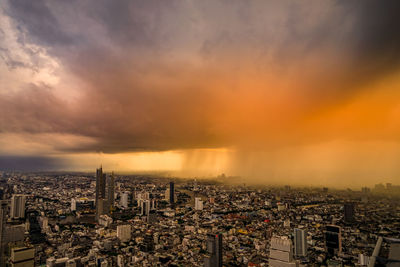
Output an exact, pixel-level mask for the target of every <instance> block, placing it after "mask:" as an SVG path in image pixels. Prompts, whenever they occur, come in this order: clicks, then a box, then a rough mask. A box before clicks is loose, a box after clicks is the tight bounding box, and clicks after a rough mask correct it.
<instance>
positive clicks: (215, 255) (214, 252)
mask: <svg viewBox="0 0 400 267" xmlns="http://www.w3.org/2000/svg"><path fill="white" fill-rule="evenodd" d="M207 252H208V255H207V256H206V257H205V258H204V267H222V235H221V234H216V235H209V236H208V239H207Z"/></svg>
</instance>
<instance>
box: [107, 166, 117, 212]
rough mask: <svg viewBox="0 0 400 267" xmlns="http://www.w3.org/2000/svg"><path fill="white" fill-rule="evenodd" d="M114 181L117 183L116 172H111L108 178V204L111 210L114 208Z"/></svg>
mask: <svg viewBox="0 0 400 267" xmlns="http://www.w3.org/2000/svg"><path fill="white" fill-rule="evenodd" d="M114 183H115V178H114V172H112V173H111V176H110V177H109V179H108V192H107V193H108V205H109V208H110V211H112V210H113V209H114V199H115V196H114Z"/></svg>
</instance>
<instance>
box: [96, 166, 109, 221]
mask: <svg viewBox="0 0 400 267" xmlns="http://www.w3.org/2000/svg"><path fill="white" fill-rule="evenodd" d="M106 181H107V176H106V174H105V173H103V168H102V167H100V168H99V169H97V171H96V219H97V220H98V219H99V217H100V216H101V215H103V214H109V212H110V206H109V201H108V199H107V196H106V187H107V186H106V185H107V184H106Z"/></svg>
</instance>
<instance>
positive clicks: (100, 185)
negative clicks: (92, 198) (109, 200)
mask: <svg viewBox="0 0 400 267" xmlns="http://www.w3.org/2000/svg"><path fill="white" fill-rule="evenodd" d="M105 197H106V174H105V173H103V167H100V168H99V169H97V170H96V201H97V199H100V198H105Z"/></svg>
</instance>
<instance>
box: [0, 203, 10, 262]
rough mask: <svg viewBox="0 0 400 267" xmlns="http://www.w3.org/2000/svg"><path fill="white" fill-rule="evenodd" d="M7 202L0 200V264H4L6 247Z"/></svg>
mask: <svg viewBox="0 0 400 267" xmlns="http://www.w3.org/2000/svg"><path fill="white" fill-rule="evenodd" d="M7 211H8V203H7V201H6V200H0V266H5V249H6V240H5V233H6V229H5V228H6V219H7Z"/></svg>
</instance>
